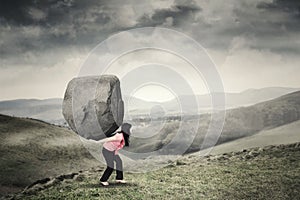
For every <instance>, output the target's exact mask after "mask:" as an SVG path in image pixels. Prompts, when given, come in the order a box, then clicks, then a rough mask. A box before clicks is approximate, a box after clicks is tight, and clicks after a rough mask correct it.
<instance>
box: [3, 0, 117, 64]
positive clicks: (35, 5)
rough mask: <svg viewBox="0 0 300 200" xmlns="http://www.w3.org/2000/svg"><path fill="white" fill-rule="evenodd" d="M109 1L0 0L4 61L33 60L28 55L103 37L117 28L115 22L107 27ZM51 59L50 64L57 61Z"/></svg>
mask: <svg viewBox="0 0 300 200" xmlns="http://www.w3.org/2000/svg"><path fill="white" fill-rule="evenodd" d="M106 3H107V1H97V0H85V1H79V0H77V1H72V0H69V1H66V0H64V1H61V0H45V1H36V0H28V1H17V0H4V1H1V6H0V22H1V24H0V31H1V33H0V34H1V37H2V38H1V39H0V41H1V42H0V53H1V54H0V57H1V58H2V59H3V60H2V64H3V65H9V64H18V63H27V64H33V62H35V61H36V59H28V55H29V57H30V56H31V57H34V56H35V55H38V54H40V53H42V52H44V51H49V50H50V51H51V49H53V50H54V51H55V49H61V48H76V46H81V47H82V48H84V47H90V46H91V45H94V44H95V43H96V42H99V41H101V40H103V39H104V38H105V37H106V36H107V35H108V34H109V33H111V32H114V31H116V30H118V29H117V28H118V27H115V29H114V27H113V25H110V26H108V27H105V26H106V25H107V24H108V23H109V22H111V18H112V14H111V13H110V10H109V9H107V4H106ZM67 53H68V52H66V54H67ZM16 56H17V57H16ZM30 60H31V61H30ZM48 61H49V63H48V65H52V64H53V63H54V62H55V61H54V60H53V62H51V59H50V60H48ZM44 64H45V65H47V63H45V62H44Z"/></svg>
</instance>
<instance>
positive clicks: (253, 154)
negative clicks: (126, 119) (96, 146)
mask: <svg viewBox="0 0 300 200" xmlns="http://www.w3.org/2000/svg"><path fill="white" fill-rule="evenodd" d="M299 151H300V143H296V144H290V145H280V146H268V147H265V148H256V149H249V150H244V151H240V152H234V153H231V154H224V155H217V156H207V157H197V156H185V157H183V158H182V159H180V160H177V161H176V162H174V163H170V164H169V165H168V166H166V167H165V168H161V169H159V170H157V171H152V172H146V173H139V174H131V173H125V178H126V179H127V181H128V183H127V184H124V185H118V184H116V183H114V180H112V179H110V180H109V182H110V183H111V184H110V186H108V187H101V186H100V185H99V183H98V176H99V172H101V171H103V168H99V169H97V170H90V171H83V172H78V173H75V174H67V175H61V176H59V177H56V178H52V179H50V178H49V179H44V180H41V181H39V182H37V183H36V184H34V185H31V186H30V187H28V188H27V189H26V190H25V191H23V193H19V194H17V195H14V196H7V198H6V199H25V200H26V199H264V200H265V199H270V200H277V199H278V200H279V199H299V198H300V187H299V186H300V154H299Z"/></svg>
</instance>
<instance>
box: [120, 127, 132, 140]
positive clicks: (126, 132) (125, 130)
mask: <svg viewBox="0 0 300 200" xmlns="http://www.w3.org/2000/svg"><path fill="white" fill-rule="evenodd" d="M130 128H131V124H129V123H123V124H122V126H121V132H122V133H123V136H124V140H125V146H129V137H130V134H131V133H130Z"/></svg>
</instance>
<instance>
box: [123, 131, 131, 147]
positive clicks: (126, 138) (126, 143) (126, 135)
mask: <svg viewBox="0 0 300 200" xmlns="http://www.w3.org/2000/svg"><path fill="white" fill-rule="evenodd" d="M122 133H123V137H124V140H125V146H129V137H130V136H129V135H128V134H126V133H124V132H122Z"/></svg>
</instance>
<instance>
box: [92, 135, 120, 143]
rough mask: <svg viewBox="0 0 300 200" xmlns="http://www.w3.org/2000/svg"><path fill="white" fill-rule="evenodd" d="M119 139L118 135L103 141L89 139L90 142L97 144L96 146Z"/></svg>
mask: <svg viewBox="0 0 300 200" xmlns="http://www.w3.org/2000/svg"><path fill="white" fill-rule="evenodd" d="M117 140H118V138H117V134H116V135H114V136H112V137H108V138H104V139H102V140H98V141H96V140H93V139H89V140H88V141H90V142H93V143H96V144H101V143H105V142H111V141H117Z"/></svg>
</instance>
